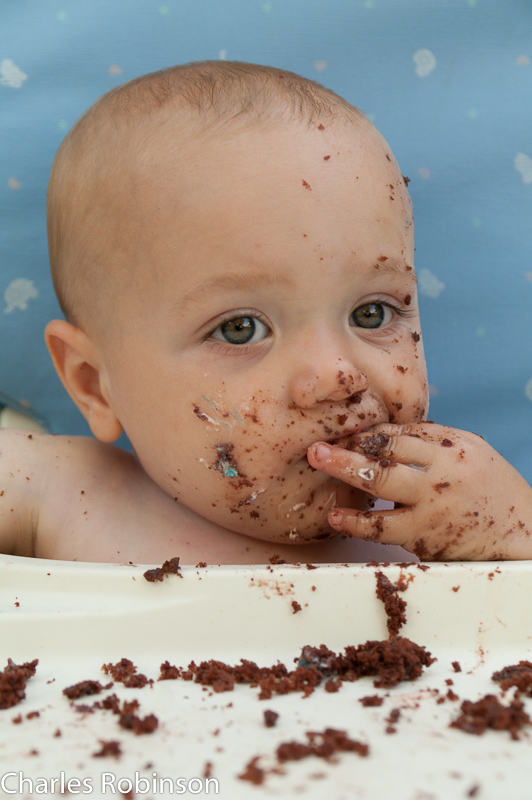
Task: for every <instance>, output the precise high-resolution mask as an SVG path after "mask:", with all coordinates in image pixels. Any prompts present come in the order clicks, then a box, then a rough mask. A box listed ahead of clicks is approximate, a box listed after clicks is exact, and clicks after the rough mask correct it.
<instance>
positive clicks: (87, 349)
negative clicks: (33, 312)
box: [44, 319, 122, 442]
mask: <svg viewBox="0 0 532 800" xmlns="http://www.w3.org/2000/svg"><path fill="white" fill-rule="evenodd" d="M44 338H45V341H46V345H47V347H48V350H49V351H50V355H51V356H52V361H53V362H54V367H55V368H56V371H57V374H58V375H59V377H60V378H61V381H62V383H63V386H64V387H65V389H66V390H67V392H68V393H69V395H70V397H71V398H72V400H73V401H74V402H75V404H76V405H77V407H78V408H79V410H80V411H81V413H82V414H83V416H84V417H85V419H86V420H87V422H88V423H89V425H90V429H91V431H92V433H93V434H94V436H96V438H97V439H99V440H100V441H102V442H114V441H115V440H116V439H118V437H119V436H120V434H121V433H122V425H121V424H120V422H119V420H118V418H117V416H116V414H115V412H114V409H113V406H112V403H111V399H110V396H109V391H108V387H107V382H106V379H105V372H104V371H103V369H102V365H101V363H100V359H99V357H98V353H97V349H96V348H95V347H94V345H93V344H92V342H91V340H90V339H89V337H88V336H87V334H85V333H84V332H83V331H82V330H81V328H77V327H76V326H75V325H72V324H71V323H70V322H65V320H63V319H54V320H52V322H49V323H48V325H47V326H46V330H45V332H44Z"/></svg>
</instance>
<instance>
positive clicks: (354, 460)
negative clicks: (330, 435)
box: [307, 442, 424, 506]
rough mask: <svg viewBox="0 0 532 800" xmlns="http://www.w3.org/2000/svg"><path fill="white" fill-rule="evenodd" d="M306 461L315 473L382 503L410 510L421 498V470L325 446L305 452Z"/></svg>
mask: <svg viewBox="0 0 532 800" xmlns="http://www.w3.org/2000/svg"><path fill="white" fill-rule="evenodd" d="M307 458H308V461H309V463H310V465H311V466H312V467H314V468H315V469H320V470H322V471H323V472H326V473H327V474H328V475H331V476H332V477H333V478H338V480H341V481H343V482H344V483H348V484H350V485H351V486H354V487H356V488H357V489H364V490H365V491H366V492H369V494H372V495H374V496H375V497H380V498H382V499H383V500H392V501H393V502H395V503H401V504H403V505H407V506H410V505H415V504H416V503H417V502H419V500H420V499H421V497H422V492H423V483H424V481H423V480H422V477H424V469H423V467H422V466H419V465H413V464H399V463H398V462H397V461H395V460H393V458H390V459H387V458H380V459H378V460H377V459H375V458H374V457H367V456H366V455H364V454H363V453H357V452H355V451H349V450H344V449H343V448H341V447H334V446H332V445H329V444H326V443H325V442H317V443H316V444H313V445H312V447H310V448H309V450H308V453H307Z"/></svg>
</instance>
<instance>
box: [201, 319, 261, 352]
mask: <svg viewBox="0 0 532 800" xmlns="http://www.w3.org/2000/svg"><path fill="white" fill-rule="evenodd" d="M270 334H271V331H270V329H269V328H268V326H267V325H265V324H264V322H261V320H260V319H258V318H257V317H253V316H251V315H249V314H242V315H241V316H238V317H231V319H227V320H225V322H222V323H221V324H220V325H218V327H217V328H215V329H214V330H213V331H212V333H211V334H210V337H209V338H211V339H216V340H217V341H219V342H225V343H226V344H232V345H243V344H254V343H255V342H259V341H260V340H261V339H266V338H267V337H268V336H270Z"/></svg>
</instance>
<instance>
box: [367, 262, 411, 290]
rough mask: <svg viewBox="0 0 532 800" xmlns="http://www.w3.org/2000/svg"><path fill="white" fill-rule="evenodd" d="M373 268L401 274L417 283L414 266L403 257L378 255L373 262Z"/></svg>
mask: <svg viewBox="0 0 532 800" xmlns="http://www.w3.org/2000/svg"><path fill="white" fill-rule="evenodd" d="M374 269H375V270H379V271H380V272H384V273H386V272H389V273H394V274H396V275H401V276H402V277H403V278H406V279H407V280H412V281H415V283H416V284H417V274H416V271H415V270H414V267H413V266H412V265H411V264H407V262H406V261H404V260H403V259H400V258H387V257H386V256H379V257H378V258H377V259H376V261H375V263H374Z"/></svg>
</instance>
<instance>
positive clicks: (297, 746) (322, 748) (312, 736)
mask: <svg viewBox="0 0 532 800" xmlns="http://www.w3.org/2000/svg"><path fill="white" fill-rule="evenodd" d="M305 736H306V737H307V739H308V742H309V743H308V744H303V743H301V742H294V741H292V742H284V743H283V744H280V745H279V747H278V748H277V750H276V755H277V759H278V760H279V761H281V762H284V761H299V760H300V759H302V758H307V756H317V757H318V758H325V759H330V757H331V756H332V755H334V754H335V753H339V752H351V753H358V755H359V756H362V757H365V756H367V755H368V753H369V747H368V745H367V744H362V743H361V742H357V741H355V740H354V739H350V738H349V736H348V735H347V734H346V732H345V731H339V730H336V729H335V728H325V730H324V731H322V732H321V733H318V732H314V731H307V733H306V734H305Z"/></svg>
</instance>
